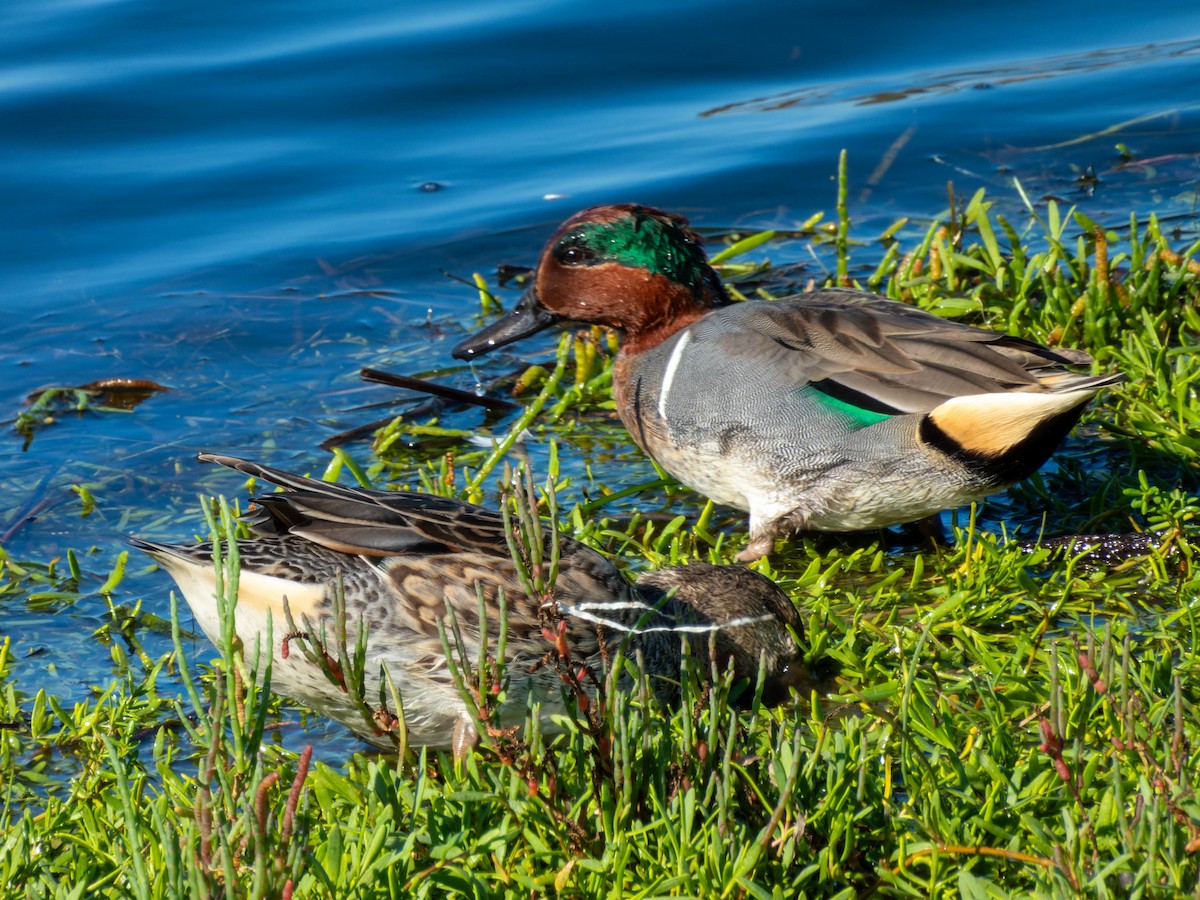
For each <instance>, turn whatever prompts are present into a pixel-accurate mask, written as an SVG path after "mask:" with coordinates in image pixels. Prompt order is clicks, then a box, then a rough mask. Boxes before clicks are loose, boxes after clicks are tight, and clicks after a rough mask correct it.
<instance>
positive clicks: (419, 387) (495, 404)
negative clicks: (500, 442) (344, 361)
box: [361, 369, 519, 413]
mask: <svg viewBox="0 0 1200 900" xmlns="http://www.w3.org/2000/svg"><path fill="white" fill-rule="evenodd" d="M361 375H362V377H363V379H364V380H366V381H373V382H375V383H376V384H386V385H390V386H391V387H398V388H405V389H407V390H410V391H421V392H422V393H425V394H431V395H432V396H434V397H442V398H443V399H446V400H453V401H454V402H456V403H463V404H466V405H467V406H482V407H483V408H484V409H488V410H491V411H492V412H501V413H504V412H512V411H513V410H514V409H518V408H519V407H518V406H517V404H516V403H512V402H510V401H508V400H501V399H500V398H499V397H482V396H480V395H478V394H473V393H471V392H470V391H462V390H459V389H458V388H452V387H448V386H447V385H444V384H437V383H436V382H433V381H426V380H425V379H423V378H413V377H412V376H411V375H397V374H395V373H393V372H384V371H382V370H380V369H363V370H362V372H361Z"/></svg>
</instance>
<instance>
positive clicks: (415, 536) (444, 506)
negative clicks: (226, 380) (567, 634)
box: [198, 453, 509, 559]
mask: <svg viewBox="0 0 1200 900" xmlns="http://www.w3.org/2000/svg"><path fill="white" fill-rule="evenodd" d="M198 458H199V459H200V460H201V461H203V462H215V463H219V464H220V465H223V466H227V467H229V468H231V469H235V470H237V471H239V472H244V473H245V474H247V475H252V476H254V477H255V478H259V479H261V480H263V481H266V482H268V483H270V484H274V485H277V486H279V487H282V488H285V490H284V491H282V492H280V493H276V494H264V495H261V496H258V497H255V498H254V502H255V504H256V508H255V509H253V510H252V511H251V512H250V514H249V515H248V516H247V517H246V521H248V522H249V524H250V526H251V528H252V529H253V530H254V531H255V532H256V533H258V534H294V535H297V536H298V537H303V538H306V539H307V540H310V541H312V542H313V543H315V544H320V545H321V546H323V547H328V548H329V549H331V550H337V551H339V552H342V553H351V554H354V555H357V556H395V555H398V554H430V553H462V552H472V553H481V554H484V555H492V556H496V557H502V558H505V559H507V558H508V556H509V550H508V542H507V540H506V539H505V534H504V519H503V517H502V516H501V515H500V514H499V513H497V512H493V511H492V510H489V509H484V508H483V507H481V506H475V505H473V504H470V503H463V502H461V501H458V500H451V499H448V498H446V497H435V496H433V495H431V494H419V493H410V492H405V491H377V490H368V489H365V488H358V487H348V486H346V485H341V484H333V483H331V482H327V481H320V480H318V479H315V478H306V477H304V476H302V475H293V474H291V473H289V472H284V471H281V470H279V469H275V468H272V467H270V466H264V465H261V464H259V463H254V462H250V461H248V460H244V459H238V458H237V457H233V456H222V455H220V454H215V453H201V454H200V455H199V457H198Z"/></svg>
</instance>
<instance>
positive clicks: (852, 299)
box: [722, 289, 1122, 414]
mask: <svg viewBox="0 0 1200 900" xmlns="http://www.w3.org/2000/svg"><path fill="white" fill-rule="evenodd" d="M737 310H738V307H737V306H736V305H735V306H734V307H731V308H730V309H729V311H727V312H723V313H722V315H723V316H728V315H740V316H741V317H742V320H743V321H742V323H741V325H742V327H743V328H747V329H749V330H752V331H754V332H755V333H757V334H758V335H760V336H761V337H762V338H766V339H768V340H769V341H770V342H771V344H773V345H774V347H775V348H777V349H776V350H775V351H774V352H771V365H772V367H776V369H777V371H779V370H782V374H783V377H784V378H785V380H788V381H790V382H791V383H793V384H800V385H804V384H807V385H809V386H811V387H813V388H815V389H816V390H819V391H822V392H823V393H825V394H827V395H829V396H832V397H834V398H836V399H838V400H842V401H844V402H847V403H850V404H852V405H854V406H856V407H859V408H861V409H867V410H871V411H873V412H879V413H886V414H895V413H922V412H929V411H931V410H932V409H934V408H935V407H937V406H939V405H940V404H941V403H943V402H945V401H946V400H948V399H950V398H952V397H960V396H965V395H971V394H990V393H1003V392H1008V391H1032V392H1042V391H1061V390H1078V389H1082V388H1088V387H1093V386H1094V387H1095V388H1096V389H1097V390H1098V389H1099V388H1100V387H1102V386H1104V385H1105V384H1110V383H1115V382H1117V381H1120V380H1122V377H1121V376H1120V375H1106V376H1096V377H1093V376H1088V375H1080V374H1077V373H1074V372H1072V371H1070V370H1069V369H1067V368H1065V367H1066V366H1070V365H1087V364H1089V363H1091V361H1092V358H1091V357H1090V356H1089V355H1088V354H1087V353H1084V352H1083V351H1081V350H1071V349H1055V350H1051V349H1049V348H1048V347H1043V346H1042V345H1040V344H1037V343H1034V342H1033V341H1028V340H1024V339H1022V338H1015V337H1010V336H1009V335H1005V334H1001V333H999V332H994V331H987V330H985V329H981V328H974V327H972V326H969V325H963V324H960V323H957V322H953V321H950V320H947V319H942V318H940V317H938V316H935V315H933V314H932V313H928V312H925V311H923V310H920V309H917V308H915V307H911V306H906V305H905V304H903V303H898V302H895V301H891V300H887V299H884V298H882V297H877V296H875V295H873V294H866V293H862V292H859V291H851V290H840V289H826V290H820V291H815V292H813V293H811V294H803V295H797V296H794V297H789V298H786V299H784V300H780V301H775V302H765V303H754V304H752V305H750V306H748V307H746V308H744V309H743V310H740V311H737ZM735 311H737V312H735ZM785 351H786V352H785Z"/></svg>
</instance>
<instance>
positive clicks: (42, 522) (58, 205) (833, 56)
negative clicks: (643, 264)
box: [0, 0, 1200, 695]
mask: <svg viewBox="0 0 1200 900" xmlns="http://www.w3.org/2000/svg"><path fill="white" fill-rule="evenodd" d="M964 6H969V5H964ZM1198 84H1200V6H1197V4H1195V3H1194V2H1187V3H1176V4H1167V5H1161V4H1160V5H1156V6H1155V8H1154V10H1153V12H1152V13H1150V12H1148V11H1142V10H1136V9H1131V8H1130V7H1129V5H1128V4H1116V3H1096V2H1087V3H1084V2H1080V0H1070V2H1065V3H1060V4H1045V3H1041V2H1037V3H1034V2H1015V3H1008V4H1003V5H981V6H977V7H973V8H962V9H950V8H945V7H941V8H931V9H930V10H929V11H924V12H922V11H918V10H916V9H914V8H911V5H905V4H888V5H886V6H885V5H878V4H866V3H862V2H848V3H840V4H828V3H815V2H811V0H809V2H801V3H797V2H763V3H758V4H754V5H753V8H752V9H751V8H749V7H747V6H746V5H745V4H732V3H728V2H719V3H718V2H698V0H687V2H675V0H655V2H643V3H638V4H633V3H629V4H590V5H588V4H578V3H565V2H549V0H528V2H504V3H502V2H481V0H474V2H466V0H453V2H442V3H438V4H426V5H421V6H414V5H408V4H396V3H386V4H385V3H377V2H371V3H357V4H353V5H350V6H347V5H345V4H337V3H332V2H321V0H309V2H304V3H297V2H290V3H255V4H244V3H228V2H221V0H209V2H206V3H204V4H200V3H186V2H185V3H149V2H144V0H111V2H53V0H36V2H34V0H8V2H7V3H5V4H4V5H3V7H2V8H0V186H2V188H3V197H4V207H3V208H4V213H5V214H4V215H3V216H2V217H0V254H2V259H3V266H2V267H0V308H2V309H3V310H4V311H5V313H6V314H7V316H6V319H7V321H6V327H5V328H4V329H3V332H2V333H0V372H3V378H2V379H0V386H2V390H3V394H2V396H3V412H0V417H3V418H6V419H10V418H11V417H12V416H14V415H15V414H16V412H17V411H18V410H19V409H20V408H21V405H22V403H23V400H24V398H25V397H26V395H27V394H28V393H29V392H30V391H32V390H34V389H36V388H39V387H43V386H46V385H77V384H82V383H86V382H90V381H93V380H95V379H97V378H104V377H115V376H123V377H133V378H144V379H150V380H153V381H156V382H160V383H162V384H165V385H168V386H169V387H171V388H172V390H171V391H170V392H169V393H164V394H160V395H158V396H156V397H154V398H152V399H151V400H149V401H147V402H146V403H144V404H143V405H142V406H140V407H139V408H138V409H137V410H136V411H135V412H134V413H132V414H128V415H118V414H106V415H89V416H84V417H80V418H76V417H74V416H66V417H62V418H61V419H60V421H58V422H57V423H56V424H54V425H51V426H48V427H45V428H42V429H40V430H39V431H38V433H37V435H36V437H35V439H34V440H33V442H32V443H31V444H30V445H29V447H28V449H23V448H22V440H21V439H20V438H19V437H18V436H17V435H15V433H10V434H8V435H7V436H2V435H0V531H4V530H7V529H9V528H10V527H11V526H13V525H14V524H19V526H20V527H17V528H16V529H15V531H14V532H13V533H12V535H11V536H10V538H9V539H8V541H7V542H6V548H7V549H8V550H9V551H10V552H11V553H13V554H14V555H15V556H17V557H19V558H32V559H43V560H45V559H49V558H51V557H53V556H56V555H61V554H62V553H64V552H65V550H66V549H67V548H69V547H73V548H77V549H80V550H84V549H87V548H92V547H94V548H96V549H95V552H94V553H92V554H91V555H89V556H88V557H87V569H88V571H89V572H92V573H93V580H94V582H95V584H93V585H91V586H92V588H94V587H95V586H98V583H99V581H100V579H101V578H102V577H103V576H104V574H106V573H107V570H108V567H109V566H111V564H112V562H113V560H114V558H115V556H116V554H117V553H118V552H119V551H120V550H121V546H122V545H121V536H122V535H123V534H125V533H128V532H139V533H146V532H150V533H152V534H154V535H156V536H159V537H178V538H184V537H186V536H188V535H189V534H192V533H195V532H196V531H199V530H202V523H201V521H200V518H199V513H198V501H197V496H198V495H199V494H202V493H209V492H211V491H213V490H226V491H229V492H233V491H236V489H237V486H238V484H239V483H240V482H239V481H238V480H237V479H236V478H232V479H231V478H230V477H229V476H224V475H221V474H219V473H215V474H214V473H212V472H209V471H205V470H203V469H201V467H199V466H196V465H194V464H193V463H192V462H191V455H192V454H193V453H194V452H195V451H196V450H197V449H201V448H206V449H219V450H226V451H232V452H241V453H243V454H246V455H251V456H255V457H258V458H264V459H267V460H269V461H273V462H276V463H279V464H282V465H285V466H290V467H293V468H299V469H311V468H319V467H321V466H323V465H324V463H325V461H326V460H327V459H328V455H327V454H326V453H325V452H324V451H321V450H319V449H318V446H317V445H318V444H319V443H320V441H321V440H322V439H324V438H325V437H327V436H328V435H330V434H332V433H333V432H335V431H337V430H340V429H341V428H345V427H349V426H350V425H352V424H357V423H359V422H362V421H367V420H369V419H371V418H374V417H376V416H378V415H381V413H378V412H374V413H369V414H368V413H365V412H362V411H355V409H354V408H355V407H357V406H360V405H365V404H369V403H373V402H380V401H382V400H385V399H387V398H388V397H389V396H391V393H394V392H391V393H389V391H387V389H383V388H376V387H366V386H362V385H360V383H359V382H358V380H357V371H358V368H359V367H360V366H362V365H379V366H384V367H390V368H393V369H397V370H399V371H406V372H410V373H412V372H418V371H433V370H445V371H444V372H443V373H442V378H443V380H445V381H447V382H449V383H455V384H458V385H459V386H462V387H469V386H471V385H473V384H474V382H475V377H476V376H475V373H472V372H471V371H470V370H468V369H467V368H465V367H462V366H458V365H456V364H453V362H452V360H451V359H450V357H449V348H450V347H451V346H453V344H454V343H455V342H456V341H457V340H458V339H459V338H460V337H461V336H462V335H463V333H464V331H465V330H466V329H469V328H471V327H472V316H473V315H474V313H475V312H476V310H477V304H478V301H477V297H476V294H475V292H474V291H473V290H472V289H470V288H468V287H465V286H463V285H462V284H460V283H458V282H456V281H454V280H452V279H451V278H448V277H447V276H446V274H444V273H447V272H448V273H452V274H453V275H455V276H458V277H469V276H470V275H471V273H473V272H477V271H478V272H484V273H489V272H492V271H493V270H494V269H495V266H496V265H497V263H502V262H503V263H524V264H529V263H532V262H533V261H534V259H535V258H536V254H537V252H538V250H539V248H540V246H541V243H542V241H543V240H544V239H545V237H546V236H547V235H548V233H549V232H550V230H551V229H552V228H553V226H554V225H555V224H556V223H557V222H558V221H560V220H562V219H563V218H565V217H566V216H567V215H569V214H570V213H571V212H573V211H574V210H576V209H578V208H581V207H583V206H587V205H591V204H593V203H598V202H607V201H618V200H637V201H639V202H644V203H651V204H655V205H659V206H663V207H666V208H668V209H672V210H675V211H679V212H683V213H685V214H687V215H688V216H690V217H691V218H692V219H693V221H694V222H695V223H696V224H698V225H700V226H703V227H705V228H712V229H720V228H729V227H732V226H736V227H739V228H745V229H749V228H758V227H775V226H784V227H786V226H787V225H789V224H795V223H798V222H800V221H803V220H804V219H806V218H807V217H808V216H809V215H811V214H812V213H814V212H816V211H818V210H825V211H826V212H827V215H828V214H831V213H832V210H833V205H834V183H833V180H832V179H833V176H834V173H835V170H836V162H837V156H838V153H839V151H840V150H841V149H843V148H846V149H848V150H849V152H850V173H851V179H852V187H853V190H852V197H851V200H852V204H851V214H852V217H853V220H854V228H855V231H856V233H857V234H860V235H862V236H865V237H869V236H871V235H874V234H878V233H879V232H880V231H882V230H883V229H884V228H886V227H887V225H889V224H890V223H891V222H892V221H894V220H895V219H896V218H898V217H900V216H909V217H912V218H913V219H914V220H915V221H917V222H923V221H926V220H928V218H929V217H931V216H934V215H936V214H938V213H939V212H940V211H941V210H942V209H944V208H945V206H946V203H947V200H946V197H947V193H946V183H947V182H948V181H953V182H954V185H955V190H956V191H957V192H958V194H960V195H966V196H969V195H970V194H971V193H973V192H974V191H975V190H976V189H977V188H979V187H981V186H982V187H987V188H988V190H989V193H990V194H991V196H992V197H993V198H994V199H995V200H996V201H997V202H998V203H999V204H1000V205H1001V207H1002V208H1004V209H1007V210H1009V211H1011V212H1013V213H1014V214H1016V213H1019V210H1020V201H1019V197H1018V195H1017V192H1016V191H1015V189H1014V188H1013V186H1012V183H1013V179H1014V178H1018V179H1020V181H1021V183H1022V185H1023V186H1024V187H1025V189H1026V191H1027V193H1028V194H1029V196H1031V197H1033V198H1035V199H1038V198H1044V197H1048V196H1056V197H1059V198H1062V199H1063V200H1064V201H1066V202H1068V203H1075V204H1078V205H1079V206H1080V208H1082V209H1083V210H1084V211H1085V212H1087V213H1088V214H1089V215H1091V216H1092V217H1093V218H1095V219H1097V220H1100V221H1102V222H1107V223H1110V224H1113V225H1117V226H1119V225H1121V224H1123V223H1124V222H1126V221H1127V220H1128V215H1129V212H1130V211H1131V210H1136V211H1138V212H1140V213H1143V214H1144V213H1149V212H1156V213H1158V214H1159V216H1160V218H1162V219H1164V220H1165V221H1167V222H1168V223H1169V224H1171V225H1172V226H1173V227H1174V228H1176V229H1177V230H1178V233H1179V238H1180V242H1181V246H1182V245H1185V244H1186V243H1188V242H1190V240H1192V239H1194V238H1195V237H1196V235H1197V202H1198V201H1197V186H1198V179H1200V155H1198V152H1197V148H1198V147H1200V95H1198V94H1197V92H1196V85H1198ZM1118 143H1121V144H1124V145H1127V146H1128V147H1129V149H1130V150H1131V151H1132V152H1133V153H1134V154H1135V161H1136V164H1134V165H1122V164H1121V161H1120V156H1119V153H1118V151H1117V144H1118ZM1088 167H1092V168H1093V169H1094V171H1095V172H1096V174H1097V175H1098V177H1099V179H1100V180H1099V184H1098V185H1096V186H1095V187H1094V189H1091V188H1085V187H1084V186H1081V185H1080V184H1079V183H1078V182H1077V179H1078V177H1079V175H1080V174H1081V173H1082V172H1084V171H1085V170H1086V169H1087V168H1088ZM804 249H805V248H803V247H802V246H796V247H795V252H796V255H797V258H800V257H801V255H802V254H803V252H804ZM772 252H773V253H774V254H775V255H776V258H778V250H777V249H776V250H774V251H772ZM862 252H864V253H866V254H868V255H869V254H871V253H873V252H874V251H871V250H869V249H868V250H866V251H862ZM867 261H868V260H866V259H864V260H863V262H867ZM549 340H550V339H549V338H547V341H549ZM548 345H549V344H548V343H545V344H543V345H541V346H543V347H544V346H548ZM530 352H533V351H530ZM487 365H489V366H491V365H497V366H498V365H499V364H497V363H491V362H489V363H488V364H487ZM496 371H499V369H498V368H497V370H496ZM5 427H6V428H7V427H9V426H7V425H6V426H5ZM354 452H355V453H356V455H358V456H359V457H360V458H364V459H365V458H366V450H365V448H364V447H363V446H362V445H360V446H359V447H358V448H357V449H355V451H354ZM599 466H600V463H597V467H599ZM80 482H84V483H88V484H90V485H93V486H94V488H95V493H96V499H97V503H98V507H97V509H96V511H95V512H93V513H92V514H91V515H89V516H87V517H86V518H85V517H82V515H81V512H82V506H81V503H80V501H79V499H78V497H77V496H76V495H75V494H74V493H73V492H72V491H71V490H70V486H71V485H73V484H76V483H80ZM35 507H36V510H37V515H36V516H35V517H33V518H32V519H30V520H29V521H24V520H23V519H22V518H21V517H20V516H18V513H19V511H21V510H23V509H31V508H35ZM139 565H140V564H139ZM167 585H168V582H167V579H166V576H165V575H162V574H161V573H145V572H140V571H139V572H133V573H131V575H130V576H129V578H128V579H127V581H126V583H125V584H124V585H123V586H122V591H123V592H124V593H122V594H121V595H120V596H119V597H118V598H117V599H118V600H119V601H121V602H127V603H133V602H136V601H137V600H139V599H140V600H141V601H142V602H143V604H144V606H145V608H147V609H149V610H151V611H153V612H155V613H157V614H160V615H163V614H165V611H166V595H167ZM105 608H106V607H105V606H104V604H103V602H102V601H101V600H100V599H99V598H98V597H94V596H93V597H91V598H89V599H85V600H84V601H81V602H80V603H78V604H75V605H74V606H73V607H71V608H68V609H60V610H50V611H45V610H41V611H27V610H23V611H18V610H12V609H10V610H0V617H2V618H0V631H3V632H4V633H7V634H10V635H11V636H12V637H13V639H14V641H15V642H16V644H17V647H18V654H17V655H18V657H22V656H23V655H24V653H23V652H22V651H25V650H29V651H32V650H41V651H45V652H41V653H38V654H37V655H34V656H31V657H30V658H29V659H28V660H27V661H25V662H23V663H22V664H21V665H22V669H21V672H20V674H21V677H22V683H23V685H26V686H35V685H38V684H41V683H47V684H53V685H55V686H56V687H57V688H58V689H59V690H61V691H64V692H65V693H67V694H68V695H69V694H72V693H74V692H78V691H81V690H83V688H84V687H85V686H86V685H87V684H89V683H93V682H96V681H102V680H105V679H107V678H108V677H109V676H110V674H111V666H110V664H109V662H108V658H107V653H105V652H98V651H97V648H96V647H95V645H94V642H91V641H90V640H88V639H86V635H87V634H90V632H91V630H93V629H94V628H95V627H96V626H97V623H99V622H102V621H103V620H104V614H103V610H104V609H105ZM148 640H150V641H151V642H153V641H154V638H153V637H150V638H148ZM47 661H49V662H47Z"/></svg>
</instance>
